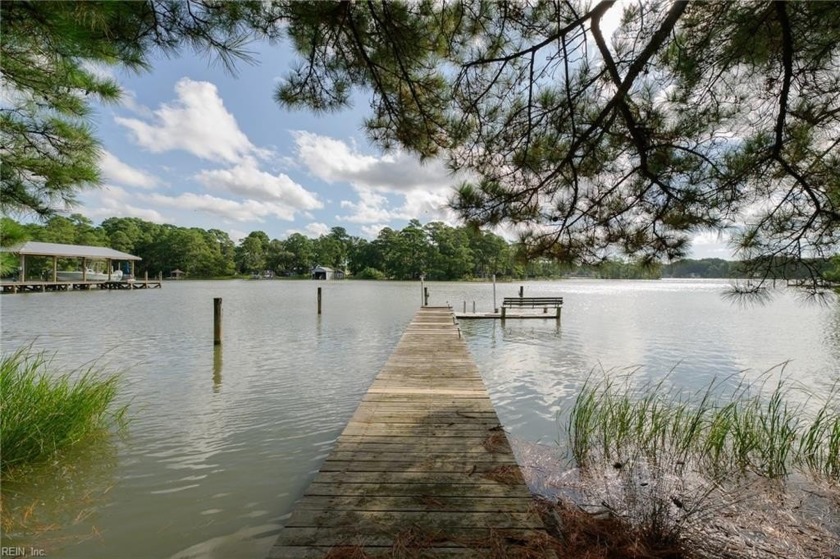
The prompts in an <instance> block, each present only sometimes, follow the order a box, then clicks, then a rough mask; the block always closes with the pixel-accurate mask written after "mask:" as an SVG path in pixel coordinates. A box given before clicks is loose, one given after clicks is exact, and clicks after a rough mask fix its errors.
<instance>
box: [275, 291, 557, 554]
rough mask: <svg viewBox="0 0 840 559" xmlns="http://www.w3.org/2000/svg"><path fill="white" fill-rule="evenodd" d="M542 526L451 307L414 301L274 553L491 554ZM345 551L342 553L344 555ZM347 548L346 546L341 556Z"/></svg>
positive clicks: (520, 542)
mask: <svg viewBox="0 0 840 559" xmlns="http://www.w3.org/2000/svg"><path fill="white" fill-rule="evenodd" d="M545 537H546V534H545V528H544V526H543V524H542V521H541V519H540V517H539V515H538V514H537V513H536V510H535V508H534V502H533V500H532V498H531V495H530V493H529V491H528V489H527V487H526V486H525V482H524V480H523V478H522V473H521V471H520V469H519V466H518V465H517V464H516V460H515V458H514V456H513V452H512V451H511V448H510V445H509V443H508V441H507V438H506V436H505V434H504V431H503V430H502V428H501V426H500V424H499V418H498V416H497V415H496V412H495V410H494V409H493V406H492V404H491V403H490V398H489V396H488V394H487V391H486V388H485V386H484V383H483V381H482V379H481V376H480V375H479V372H478V368H477V367H476V365H475V362H474V361H473V360H472V357H471V356H470V354H469V351H468V350H467V346H466V344H465V342H464V340H463V339H462V338H461V336H460V333H459V331H458V326H457V324H456V321H455V320H454V315H453V313H452V311H451V309H449V308H430V307H425V308H422V309H420V311H418V313H417V314H416V315H415V317H414V319H413V320H412V322H411V324H410V325H409V326H408V327H407V328H406V330H405V331H404V333H403V335H402V337H401V339H400V341H399V343H398V345H397V347H396V349H395V350H394V352H393V353H392V354H391V356H390V357H389V358H388V360H387V361H386V363H385V365H383V367H382V370H381V371H380V373H379V375H378V376H377V377H376V379H375V380H374V381H373V383H372V384H371V386H370V389H369V390H368V392H367V393H366V394H365V395H364V397H363V398H362V401H361V403H360V405H359V407H358V408H357V410H356V412H355V413H354V414H353V417H352V418H351V420H350V421H349V422H348V424H347V426H346V427H345V429H344V431H343V432H342V434H341V435H340V436H339V437H338V439H337V440H336V444H335V447H334V449H333V450H332V452H331V453H330V455H329V456H328V457H327V459H326V461H325V462H324V464H323V465H322V467H321V468H320V470H319V472H318V473H317V474H316V476H315V479H314V480H313V481H312V483H311V484H310V486H309V487H308V489H307V490H306V491H305V493H304V496H303V497H302V498H301V499H300V500H299V501H298V503H296V505H295V509H294V511H293V513H292V515H291V516H290V517H289V519H288V521H287V522H286V523H285V526H284V528H283V529H282V530H281V532H280V535H279V537H278V539H277V542H276V543H275V545H274V547H273V548H272V550H271V554H270V558H272V559H278V558H288V559H294V558H298V557H300V558H304V557H305V558H323V557H327V556H330V555H331V554H335V553H336V550H342V549H345V550H347V551H348V552H349V551H352V552H353V553H355V555H353V556H359V557H362V556H365V557H366V556H373V557H390V556H392V554H393V551H394V550H397V549H400V550H404V549H406V548H410V549H414V552H416V553H415V554H414V555H411V556H412V557H414V556H417V557H442V558H443V557H458V558H472V557H476V558H478V557H487V556H488V550H489V548H491V547H493V548H496V549H498V548H499V546H501V547H502V548H506V547H508V546H510V548H511V549H516V548H527V547H529V546H532V545H533V546H534V547H535V548H537V547H539V545H538V544H539V542H541V541H544V539H545ZM341 556H345V555H341ZM346 556H350V555H346Z"/></svg>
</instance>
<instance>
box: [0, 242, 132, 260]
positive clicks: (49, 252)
mask: <svg viewBox="0 0 840 559" xmlns="http://www.w3.org/2000/svg"><path fill="white" fill-rule="evenodd" d="M0 252H11V253H13V254H22V255H25V256H57V257H59V258H102V259H106V260H108V259H110V260H143V259H142V258H140V257H139V256H134V255H133V254H128V253H127V252H120V251H119V250H114V249H112V248H108V247H94V246H86V245H62V244H59V243H39V242H36V241H28V242H26V243H23V244H20V245H15V246H11V247H0Z"/></svg>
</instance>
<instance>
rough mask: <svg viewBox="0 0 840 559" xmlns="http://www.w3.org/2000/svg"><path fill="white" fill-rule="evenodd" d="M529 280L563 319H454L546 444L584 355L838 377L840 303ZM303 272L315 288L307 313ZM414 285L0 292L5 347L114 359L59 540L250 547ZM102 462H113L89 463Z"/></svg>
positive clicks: (520, 420)
mask: <svg viewBox="0 0 840 559" xmlns="http://www.w3.org/2000/svg"><path fill="white" fill-rule="evenodd" d="M519 285H520V283H516V284H501V283H500V284H498V285H497V300H498V301H501V299H502V297H509V296H515V295H516V294H517V293H518V288H519ZM427 286H428V288H429V292H430V304H432V305H440V304H444V303H445V302H449V303H450V304H452V305H453V306H454V307H455V308H458V309H460V308H461V307H462V306H463V302H464V301H467V302H468V308H471V307H472V301H476V307H477V310H479V311H487V310H490V309H491V308H492V305H493V302H492V286H491V285H490V284H489V283H457V284H448V283H444V284H438V283H428V284H427ZM524 286H525V295H528V296H539V295H548V296H551V295H562V296H563V297H564V298H565V302H566V305H565V307H564V310H563V318H562V324H560V325H557V324H556V322H555V321H554V320H553V319H549V320H546V321H515V320H508V321H506V322H505V323H504V324H501V323H500V322H497V321H490V320H487V321H463V322H462V325H461V327H462V330H463V331H464V333H465V336H466V339H467V341H468V343H469V345H470V349H471V351H472V353H473V355H474V357H475V359H476V361H477V363H478V365H479V369H480V370H481V372H482V374H483V376H484V379H485V382H486V384H487V386H488V389H489V391H490V394H491V398H492V400H493V402H494V404H495V405H496V408H497V410H498V412H499V414H500V417H501V419H502V422H503V423H504V424H505V426H506V427H507V429H508V430H509V431H510V432H511V434H512V435H513V436H515V437H517V438H521V439H525V440H528V441H532V442H540V443H547V444H553V443H554V442H555V441H556V440H557V439H558V437H559V432H558V423H557V418H558V416H562V414H564V413H565V412H566V410H567V409H568V407H569V404H570V401H571V399H572V398H573V397H574V395H575V393H576V391H577V390H578V388H579V387H580V385H581V383H582V382H584V380H585V379H586V377H587V376H588V375H589V374H590V373H591V372H592V371H593V370H595V371H601V370H603V371H610V372H622V371H627V370H630V369H638V371H637V373H636V375H638V377H639V379H640V380H642V381H644V380H652V381H656V380H658V379H661V378H663V377H666V376H667V380H668V382H670V383H673V384H674V385H675V386H681V387H685V388H688V389H692V388H695V387H698V386H703V385H706V384H708V382H709V381H710V380H711V379H712V378H714V377H716V376H717V377H721V376H727V375H735V376H736V377H737V378H739V379H740V378H746V379H750V378H757V377H758V376H759V375H760V374H761V372H762V371H765V370H767V369H770V368H771V367H773V366H775V365H777V364H779V363H781V362H784V361H788V360H790V365H789V366H788V369H787V372H788V373H789V374H790V375H791V376H792V377H793V378H795V379H796V381H798V382H801V383H802V384H803V385H806V386H809V387H811V388H812V389H815V390H820V389H822V388H825V387H827V386H830V385H831V383H833V382H836V381H837V379H838V376H837V371H838V369H840V368H838V366H837V365H838V364H840V312H838V311H837V310H836V309H833V308H820V307H803V306H801V305H798V304H797V303H796V302H795V301H794V300H793V298H792V297H790V296H787V295H781V296H780V297H778V298H777V299H776V301H775V302H774V303H773V304H771V305H770V306H767V307H759V308H753V309H739V308H737V307H733V306H731V305H730V304H728V303H726V302H725V301H723V300H722V299H721V292H722V291H723V290H724V289H725V287H726V284H725V283H721V282H703V281H699V282H698V281H694V282H680V281H673V282H671V281H659V282H606V281H564V282H531V283H525V284H524ZM316 287H322V289H323V314H322V315H320V316H319V315H317V314H316V310H317V308H316V304H317V301H316ZM418 291H419V286H418V285H417V284H416V283H392V282H351V281H347V282H322V283H313V282H295V281H232V282H172V283H167V284H165V286H164V288H163V289H161V290H151V291H146V290H138V291H132V292H118V293H97V292H87V293H55V294H51V293H46V294H27V295H14V296H7V297H3V298H2V302H1V303H2V307H3V308H2V314H3V331H2V344H3V350H4V351H10V350H13V349H14V348H16V347H19V346H22V345H27V344H29V343H33V340H34V347H35V349H36V350H37V349H45V350H47V351H55V352H58V355H57V359H56V361H57V362H58V363H63V364H66V365H67V366H69V367H77V366H78V365H80V364H82V363H85V362H87V361H90V360H94V359H96V360H98V363H99V365H100V366H102V367H104V368H106V369H108V370H121V371H124V377H123V378H124V383H123V392H122V395H121V398H122V399H123V400H124V401H126V402H130V403H131V407H130V414H131V420H132V421H131V424H130V427H129V434H128V436H127V437H126V438H125V440H123V441H119V442H118V443H116V444H115V446H114V450H113V453H114V455H113V458H112V459H111V460H110V461H108V460H105V459H104V458H102V457H100V456H96V455H94V456H88V457H85V458H83V459H81V460H80V461H79V464H81V466H80V467H79V468H78V469H77V471H78V472H81V473H82V474H90V476H91V481H90V483H93V485H95V486H97V487H107V488H109V490H107V491H99V492H94V494H97V495H101V498H99V497H97V498H96V499H95V500H94V501H93V504H92V505H90V506H88V507H87V508H86V509H85V510H89V511H90V512H89V513H87V512H86V513H85V514H83V515H82V516H81V517H80V518H79V521H78V522H77V523H75V524H74V520H75V518H74V519H68V518H65V517H62V518H61V519H60V520H56V521H55V522H56V523H57V524H59V525H60V526H61V528H60V529H57V530H55V531H54V533H53V535H52V537H53V539H52V540H51V541H55V542H58V544H56V547H55V548H54V549H56V553H55V554H54V555H55V556H61V557H105V556H115V557H128V558H131V557H179V558H186V557H202V558H214V557H234V558H236V557H263V556H265V554H266V553H267V551H268V549H269V547H270V546H271V544H272V542H273V540H274V539H275V537H276V534H277V532H278V530H279V528H280V526H282V524H283V522H284V521H285V519H286V518H288V514H289V512H290V510H291V507H292V505H293V503H294V501H295V499H296V498H297V497H298V496H299V495H301V494H302V492H303V490H304V489H305V487H306V486H307V485H308V483H309V482H310V480H311V479H312V477H313V476H314V474H315V472H316V471H317V469H318V467H319V465H320V463H321V462H322V461H323V459H324V458H325V457H326V456H327V454H328V453H329V451H330V449H331V447H332V445H333V443H334V441H335V439H336V437H337V436H338V434H339V433H340V431H341V429H342V428H343V426H344V424H345V423H346V421H347V420H348V419H349V417H350V415H351V414H352V412H353V410H354V409H355V408H356V406H357V405H358V402H359V400H360V398H361V396H362V394H363V393H364V391H365V390H366V389H367V387H368V386H369V384H370V382H371V380H372V379H373V378H374V376H375V375H376V373H377V372H378V371H379V369H380V368H381V366H382V364H383V363H384V362H385V360H386V358H387V357H388V355H389V354H390V353H391V351H392V350H393V348H394V347H395V346H396V343H397V340H398V339H399V336H400V335H401V333H402V331H403V329H404V328H405V325H406V324H407V323H408V321H409V320H410V318H411V316H412V315H413V314H414V312H415V310H416V309H417V306H418V303H419V295H418ZM214 297H222V298H223V299H224V306H225V315H224V328H223V332H224V339H223V344H222V346H221V347H219V348H215V349H214V347H213V338H212V336H213V326H212V320H213V306H212V304H213V298H214ZM103 461H104V462H106V463H110V464H111V465H110V466H109V467H106V468H105V471H104V474H103V471H102V469H98V468H101V466H102V465H103ZM96 472H99V473H96ZM103 475H104V478H106V479H103ZM84 483H87V482H82V481H79V482H78V483H76V485H78V486H84ZM7 490H8V487H7V485H6V484H4V486H3V498H4V515H6V514H7V512H9V511H10V510H11V509H9V508H8V506H7V505H8V503H10V502H12V501H11V500H10V499H14V497H13V496H12V497H10V495H12V494H11V493H9V492H8V491H7ZM15 491H17V492H18V493H19V494H21V495H27V498H28V497H31V496H33V495H35V494H36V493H37V494H38V495H39V498H42V499H43V501H44V502H45V503H54V502H56V501H57V500H61V499H62V498H65V497H64V496H71V495H74V494H73V493H72V491H70V490H68V488H67V487H66V486H64V485H62V484H61V483H59V482H58V481H56V482H52V481H50V480H47V481H41V480H39V481H38V486H37V487H29V488H28V489H27V488H25V487H24V488H20V487H19V488H17V489H16V490H15ZM27 492H28V493H27ZM41 495H42V496H43V497H40V496H41ZM68 498H69V497H68ZM25 501H26V499H19V500H18V501H17V503H18V504H17V505H15V507H14V510H15V511H20V510H22V509H21V508H20V507H24V506H26V504H25ZM50 506H52V505H50ZM59 509H60V507H57V506H56V510H59ZM16 514H18V513H17V512H16ZM59 516H60V515H59ZM4 521H5V519H4ZM4 532H5V530H4ZM92 533H95V534H97V536H96V537H95V538H90V537H88V536H89V535H90V534H92ZM6 535H8V533H7V534H6ZM41 538H42V536H41V535H39V534H33V533H28V534H19V535H17V536H15V538H14V543H10V544H9V545H27V546H28V545H33V546H36V547H37V546H38V545H39V544H41V542H42V541H46V540H42V539H41ZM5 542H6V540H5V539H4V545H6V543H5ZM42 547H43V545H42Z"/></svg>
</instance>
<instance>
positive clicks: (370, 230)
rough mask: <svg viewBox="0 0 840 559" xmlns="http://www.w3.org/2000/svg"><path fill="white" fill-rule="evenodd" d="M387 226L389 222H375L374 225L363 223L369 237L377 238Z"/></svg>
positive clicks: (363, 229) (364, 231) (365, 232)
mask: <svg viewBox="0 0 840 559" xmlns="http://www.w3.org/2000/svg"><path fill="white" fill-rule="evenodd" d="M386 227H388V224H387V223H375V224H373V225H363V226H362V227H361V230H362V233H363V234H364V235H365V236H366V237H367V238H368V239H375V238H376V237H378V236H379V232H380V231H382V230H383V229H385V228H386Z"/></svg>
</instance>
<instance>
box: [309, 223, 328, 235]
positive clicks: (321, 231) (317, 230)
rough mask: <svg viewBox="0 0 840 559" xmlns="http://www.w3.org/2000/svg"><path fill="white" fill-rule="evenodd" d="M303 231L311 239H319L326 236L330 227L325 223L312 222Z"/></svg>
mask: <svg viewBox="0 0 840 559" xmlns="http://www.w3.org/2000/svg"><path fill="white" fill-rule="evenodd" d="M304 229H305V230H306V232H307V233H309V235H310V236H312V237H320V236H321V235H327V234H329V232H330V226H329V225H327V224H326V223H315V222H313V223H310V224H309V225H307V226H306V227H304Z"/></svg>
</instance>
